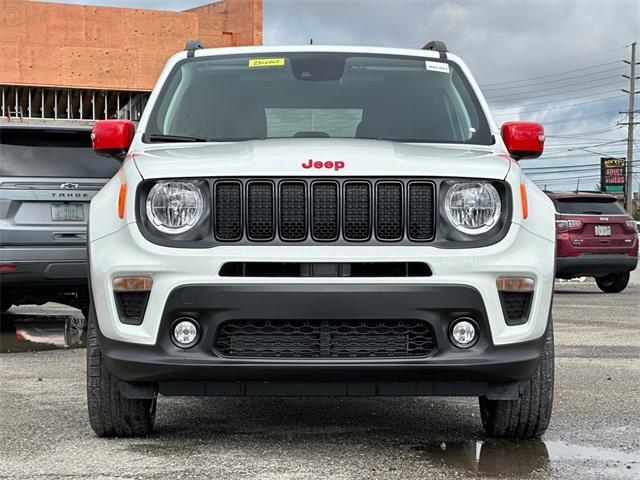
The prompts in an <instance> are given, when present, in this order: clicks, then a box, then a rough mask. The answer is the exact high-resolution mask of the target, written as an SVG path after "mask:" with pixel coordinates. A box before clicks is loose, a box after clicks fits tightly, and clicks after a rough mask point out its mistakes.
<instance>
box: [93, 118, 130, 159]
mask: <svg viewBox="0 0 640 480" xmlns="http://www.w3.org/2000/svg"><path fill="white" fill-rule="evenodd" d="M135 132H136V127H135V126H134V125H133V122H132V121H131V120H98V121H97V122H96V123H95V124H94V126H93V131H92V132H91V142H92V144H93V151H94V152H96V153H97V154H98V155H102V156H103V157H115V158H117V159H119V160H122V159H124V157H125V156H126V155H127V152H128V151H129V147H130V146H131V142H132V141H133V135H134V133H135Z"/></svg>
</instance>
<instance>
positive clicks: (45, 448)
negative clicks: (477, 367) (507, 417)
mask: <svg viewBox="0 0 640 480" xmlns="http://www.w3.org/2000/svg"><path fill="white" fill-rule="evenodd" d="M639 280H640V278H639V275H636V276H635V281H634V282H633V284H632V285H631V286H630V287H629V288H628V289H627V290H625V291H624V292H622V293H620V294H616V295H610V294H603V293H601V292H600V291H599V290H598V289H597V287H596V286H595V284H594V283H593V282H589V281H585V282H562V283H558V284H557V288H556V298H555V303H554V312H553V313H554V324H555V327H554V328H555V333H556V379H557V380H556V395H555V405H554V413H553V417H552V419H551V426H550V428H549V430H548V432H547V434H546V435H545V436H544V437H543V438H542V440H535V441H520V442H517V441H500V440H494V439H490V438H487V437H486V436H485V435H484V433H483V432H482V428H481V424H480V419H479V412H478V404H477V400H476V399H472V398H439V397H434V398H179V397H160V399H159V401H158V409H159V410H160V411H161V415H160V416H159V417H158V421H157V422H156V428H155V431H154V433H153V435H152V436H150V437H148V438H139V439H117V440H105V439H99V438H96V437H95V436H94V435H93V433H92V432H91V430H90V428H89V426H88V421H87V416H86V401H85V378H84V369H85V361H86V360H85V355H84V353H85V352H84V350H83V349H78V348H73V347H75V346H77V345H78V341H80V340H79V339H78V338H77V332H78V330H79V327H78V325H79V324H78V322H81V321H82V320H83V317H82V314H81V313H80V311H78V310H75V309H71V308H69V307H63V306H60V305H53V304H49V305H45V306H43V307H18V308H16V307H14V308H12V309H11V310H10V311H9V312H8V313H4V314H2V317H1V318H2V323H3V324H5V319H7V318H9V319H11V320H12V322H11V324H12V325H15V331H14V332H13V338H14V339H15V345H14V346H13V347H12V348H11V349H9V350H11V351H12V352H17V353H3V354H0V385H1V386H2V387H1V388H0V437H1V438H2V440H1V441H0V458H1V459H2V460H0V478H11V479H14V478H24V479H27V478H28V479H30V478H34V477H42V478H47V479H48V478H56V479H57V478H60V479H62V478H64V479H65V480H68V479H70V478H87V477H90V478H113V477H120V478H138V477H140V478H158V479H165V478H205V477H215V478H258V479H262V480H270V479H273V480H276V479H277V480H280V479H282V478H288V479H303V478H313V479H314V480H316V479H327V480H329V479H330V480H343V479H344V480H346V479H369V478H371V479H374V478H375V479H376V480H377V479H394V480H396V479H397V480H400V479H402V480H405V479H427V478H428V479H452V478H474V479H475V478H500V479H538V480H541V479H544V480H546V479H549V478H554V479H555V478H559V479H566V478H568V479H572V480H583V479H607V480H609V479H624V480H627V479H640V416H638V413H637V412H638V411H639V410H640V360H639V358H640V316H638V314H637V312H638V310H639V309H640V281H639ZM80 330H81V329H80ZM74 332H76V333H75V334H74ZM74 335H75V338H76V340H73V339H74ZM5 337H6V335H5ZM3 345H4V342H3ZM3 348H4V347H3ZM51 348H54V350H49V351H35V350H41V349H45V350H47V349H51ZM25 351H35V352H34V353H25ZM79 451H81V452H82V455H78V452H79ZM88 472H89V473H88Z"/></svg>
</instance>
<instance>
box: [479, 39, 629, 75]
mask: <svg viewBox="0 0 640 480" xmlns="http://www.w3.org/2000/svg"><path fill="white" fill-rule="evenodd" d="M627 47H629V45H624V46H621V47H614V48H608V49H606V50H600V51H598V52H593V53H589V54H587V55H581V56H571V57H564V58H561V59H557V60H551V61H548V62H544V63H539V64H537V66H540V67H542V66H545V65H552V64H554V63H560V62H563V63H566V61H567V60H581V59H583V58H591V57H597V56H599V55H603V54H605V53H609V52H613V51H617V50H622V49H623V48H627ZM524 68H528V67H509V68H501V69H494V70H485V71H483V72H480V73H493V72H508V71H513V70H522V69H524Z"/></svg>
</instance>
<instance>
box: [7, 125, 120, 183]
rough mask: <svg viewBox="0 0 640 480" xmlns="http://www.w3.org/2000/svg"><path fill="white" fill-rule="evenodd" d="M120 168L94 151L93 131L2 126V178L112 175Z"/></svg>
mask: <svg viewBox="0 0 640 480" xmlns="http://www.w3.org/2000/svg"><path fill="white" fill-rule="evenodd" d="M118 168H120V163H119V162H118V161H117V160H115V159H110V158H104V157H99V156H98V155H96V154H95V153H94V152H93V149H92V148H91V131H90V130H72V129H59V130H55V129H39V128H0V177H64V178H70V177H75V178H111V177H113V175H114V174H115V173H116V171H117V170H118Z"/></svg>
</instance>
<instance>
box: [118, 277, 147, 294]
mask: <svg viewBox="0 0 640 480" xmlns="http://www.w3.org/2000/svg"><path fill="white" fill-rule="evenodd" d="M152 285H153V280H152V279H151V277H142V276H140V277H117V278H114V279H113V291H114V292H148V291H149V290H151V287H152Z"/></svg>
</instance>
